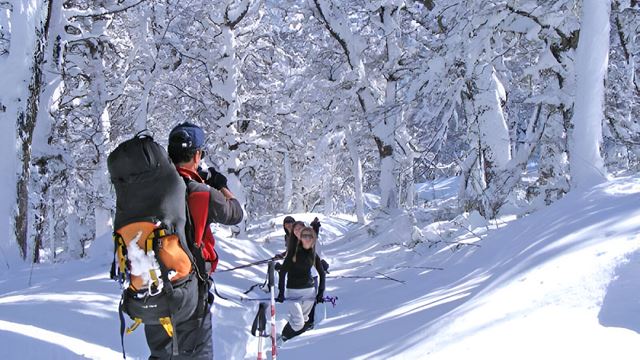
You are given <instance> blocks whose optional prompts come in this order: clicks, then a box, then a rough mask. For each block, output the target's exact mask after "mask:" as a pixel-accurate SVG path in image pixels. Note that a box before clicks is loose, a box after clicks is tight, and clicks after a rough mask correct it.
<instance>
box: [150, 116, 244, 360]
mask: <svg viewBox="0 0 640 360" xmlns="http://www.w3.org/2000/svg"><path fill="white" fill-rule="evenodd" d="M204 139H205V136H204V132H203V131H202V129H200V128H199V127H197V126H195V125H193V124H189V123H183V124H180V125H178V126H176V127H175V128H174V129H173V130H172V131H171V133H170V134H169V149H168V150H169V151H168V152H169V156H170V157H171V160H172V161H173V163H174V165H175V168H176V171H177V172H178V173H179V174H180V176H182V179H183V181H184V183H185V184H186V194H183V196H185V197H186V199H187V204H188V209H189V212H188V213H189V215H190V218H189V219H188V221H187V232H188V233H189V236H190V237H191V241H192V242H193V243H194V244H195V246H193V247H192V251H191V252H192V253H193V257H194V262H195V264H196V269H195V273H192V274H193V275H192V276H191V277H189V278H188V279H187V281H186V282H185V284H184V285H181V287H180V288H179V292H178V293H177V294H176V296H175V297H176V301H179V302H180V311H181V313H185V314H187V315H186V316H181V317H180V318H179V320H178V321H176V325H175V327H176V331H175V333H174V334H177V339H171V338H170V337H169V336H167V333H166V331H164V329H163V328H162V326H146V325H145V335H146V337H147V343H148V345H149V349H150V351H151V356H150V357H149V359H203V360H204V359H207V360H209V359H212V358H213V343H212V323H211V313H210V307H211V303H212V301H213V299H212V298H211V297H210V296H209V286H210V285H209V278H208V273H209V272H210V271H214V270H215V266H216V264H217V262H218V257H217V254H216V252H215V248H214V245H215V240H214V238H213V234H212V233H211V228H210V226H209V225H210V224H211V223H212V222H218V223H221V224H225V225H234V224H237V223H239V222H240V221H241V220H242V216H243V213H242V207H241V206H240V204H239V203H238V201H237V200H236V199H235V198H234V196H233V194H232V193H231V192H230V191H229V190H228V189H227V188H226V178H224V176H222V175H220V174H219V176H218V177H216V179H217V182H216V183H215V185H216V186H218V185H219V187H220V188H219V189H214V188H212V187H211V186H209V185H207V184H206V183H205V180H204V179H202V178H201V177H200V176H199V175H198V173H197V170H198V163H199V162H200V160H201V159H202V157H203V153H204V146H205V143H204ZM172 340H174V342H177V345H178V349H179V355H178V356H175V355H172Z"/></svg>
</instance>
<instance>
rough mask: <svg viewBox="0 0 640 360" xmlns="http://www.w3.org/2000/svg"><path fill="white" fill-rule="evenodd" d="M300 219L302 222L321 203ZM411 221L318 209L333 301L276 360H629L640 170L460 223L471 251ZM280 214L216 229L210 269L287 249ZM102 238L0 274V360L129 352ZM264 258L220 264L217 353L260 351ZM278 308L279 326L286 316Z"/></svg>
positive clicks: (248, 355)
mask: <svg viewBox="0 0 640 360" xmlns="http://www.w3.org/2000/svg"><path fill="white" fill-rule="evenodd" d="M294 216H295V217H296V218H300V219H302V220H305V221H307V222H308V221H310V220H311V219H312V218H313V217H314V216H315V214H304V215H302V214H294ZM410 218H411V217H410V216H407V214H402V213H398V214H391V215H388V216H386V215H385V216H384V217H382V216H380V215H378V216H377V217H376V220H375V221H372V222H371V223H369V224H368V225H366V226H361V225H356V224H354V223H353V222H352V221H350V220H347V219H346V217H343V218H340V217H331V218H327V217H321V220H322V222H323V226H322V228H321V230H320V233H321V241H322V245H321V252H322V255H323V256H324V257H325V258H326V259H327V260H328V261H329V263H330V264H331V269H330V271H331V274H330V275H329V276H330V277H329V278H328V279H327V292H326V293H327V295H333V296H338V298H339V299H338V302H337V305H336V306H335V307H332V306H331V305H330V304H329V305H318V309H317V315H316V327H315V329H313V330H310V331H308V332H306V333H305V334H303V335H301V336H299V337H298V338H294V339H292V340H290V341H288V342H286V343H284V345H283V346H282V348H281V349H280V353H279V354H278V355H279V358H280V359H303V358H304V359H309V360H312V359H391V358H397V359H430V360H440V359H463V358H466V357H469V356H472V357H473V358H474V359H491V360H495V359H519V360H522V359H637V357H638V354H639V353H640V336H639V335H638V333H639V332H640V292H639V291H638V290H640V277H639V276H638V274H639V273H640V177H631V178H623V179H617V180H614V181H610V182H608V183H605V184H602V185H599V186H597V187H595V188H592V189H590V190H588V191H586V192H582V193H572V194H569V195H568V196H567V197H566V198H565V199H563V200H561V201H559V202H557V203H556V204H554V205H552V206H550V207H548V208H545V209H543V210H541V211H539V212H537V213H534V214H532V215H529V216H527V217H524V218H521V219H518V220H512V221H510V222H508V223H506V222H499V223H498V225H497V226H496V225H490V226H488V227H483V226H480V227H478V226H474V225H470V226H467V230H463V229H462V226H460V227H459V229H458V230H457V231H458V233H459V234H460V236H459V237H458V238H457V239H456V238H454V239H453V241H463V242H465V243H471V242H473V243H474V244H475V245H479V246H473V245H461V246H455V244H445V243H444V242H439V243H435V242H431V243H429V244H431V245H432V246H431V247H429V246H428V245H427V244H428V243H426V242H424V243H420V244H418V245H417V246H415V247H413V248H409V247H407V246H405V245H406V244H407V243H409V241H410V239H411V236H412V233H414V234H415V233H416V230H417V229H414V228H413V227H412V224H411V222H410ZM281 220H282V216H279V217H273V218H265V219H262V220H261V221H254V223H253V226H252V227H251V229H250V231H249V236H250V237H249V239H246V240H233V239H230V238H228V237H225V235H226V234H225V231H224V230H223V229H219V230H217V235H218V245H217V246H218V249H219V251H220V256H221V258H222V261H221V264H220V266H219V270H222V269H224V268H229V267H232V266H236V265H240V264H243V263H247V262H250V261H255V260H259V259H264V258H268V257H269V256H271V255H272V254H274V253H275V252H277V251H281V250H282V248H283V247H284V245H283V240H282V234H283V233H282V230H281V227H280V225H279V224H280V221H281ZM505 221H506V220H505ZM470 223H474V222H470ZM418 227H419V228H421V229H420V230H421V232H422V233H423V234H432V235H433V233H434V229H438V226H435V225H430V224H419V225H418ZM440 228H441V229H443V233H444V232H445V231H450V230H451V229H450V228H448V230H447V229H445V227H444V226H442V227H440ZM414 238H415V236H414ZM427 238H428V236H427ZM443 239H444V237H443ZM447 240H450V238H448V239H447ZM99 241H101V242H109V241H111V240H110V239H108V238H103V239H99ZM403 243H404V244H405V245H403ZM96 249H100V247H97V248H96ZM104 249H105V247H102V249H100V250H95V251H94V252H93V253H92V254H91V257H90V258H89V259H87V260H84V261H78V262H73V263H67V264H57V265H55V266H53V265H37V266H34V267H33V269H31V268H29V267H25V268H23V269H18V270H16V269H15V268H12V269H11V270H10V271H3V273H2V275H1V277H0V348H2V356H1V357H2V359H76V358H84V357H86V358H92V359H118V358H122V355H121V353H120V339H119V321H118V316H117V303H118V300H119V290H118V286H117V285H116V284H115V283H113V282H111V281H110V280H108V275H107V272H108V266H109V264H110V259H109V254H108V250H107V251H105V250H104ZM427 267H435V268H441V269H442V270H430V269H428V268H427ZM265 268H266V266H260V267H252V268H246V269H242V270H237V271H231V272H218V273H216V275H215V279H216V283H217V290H218V291H219V293H220V294H221V295H224V296H226V297H229V299H230V300H222V299H217V300H216V305H215V309H214V351H215V355H216V358H217V359H254V358H256V356H257V344H258V341H257V339H256V338H254V337H252V336H251V335H250V334H249V327H250V324H251V321H252V319H253V316H254V313H255V310H256V309H257V306H258V305H257V303H256V302H254V301H239V299H240V297H241V294H242V292H243V291H244V290H246V289H248V288H249V287H250V286H251V285H253V284H255V283H258V282H262V280H263V279H264V273H265V270H266V269H265ZM381 274H384V275H381ZM353 276H369V277H373V278H374V279H357V278H352V277H353ZM385 276H388V277H389V278H393V279H394V280H392V279H389V278H387V277H385ZM247 296H250V297H264V294H263V293H262V294H261V293H260V291H259V290H258V291H255V292H253V293H250V294H249V295H247ZM283 309H284V306H282V305H278V310H283ZM277 319H278V327H279V328H281V327H282V326H284V324H285V322H286V319H285V315H284V314H281V313H278V314H277ZM266 340H267V341H266V342H265V347H264V350H265V351H267V348H268V347H270V346H269V345H267V343H268V339H266ZM125 346H126V349H127V354H128V358H138V359H139V358H146V357H147V356H148V350H147V349H146V346H145V342H144V335H143V331H142V330H137V331H136V332H134V334H132V335H129V336H127V337H126V340H125Z"/></svg>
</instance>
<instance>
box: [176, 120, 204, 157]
mask: <svg viewBox="0 0 640 360" xmlns="http://www.w3.org/2000/svg"><path fill="white" fill-rule="evenodd" d="M204 145H205V135H204V131H202V129H201V128H200V127H198V126H197V125H194V124H191V123H188V122H183V123H182V124H180V125H178V126H176V127H174V128H173V130H171V132H170V133H169V157H171V160H172V161H173V162H174V163H175V164H176V165H187V166H190V165H194V166H195V168H197V167H198V163H199V162H200V160H201V159H202V158H203V157H204Z"/></svg>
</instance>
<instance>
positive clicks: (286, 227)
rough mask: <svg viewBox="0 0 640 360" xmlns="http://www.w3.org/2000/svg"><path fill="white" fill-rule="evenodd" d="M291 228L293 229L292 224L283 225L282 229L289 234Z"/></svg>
mask: <svg viewBox="0 0 640 360" xmlns="http://www.w3.org/2000/svg"><path fill="white" fill-rule="evenodd" d="M292 227H293V223H286V224H284V228H285V229H287V231H288V232H291V228H292Z"/></svg>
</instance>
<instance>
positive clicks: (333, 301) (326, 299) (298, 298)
mask: <svg viewBox="0 0 640 360" xmlns="http://www.w3.org/2000/svg"><path fill="white" fill-rule="evenodd" d="M269 300H271V299H270V298H240V301H269ZM315 300H316V298H315V297H302V296H295V297H290V298H286V299H284V301H285V302H290V301H315ZM322 300H323V301H324V302H328V303H331V304H332V305H333V306H334V307H335V306H336V304H337V302H338V297H337V296H325V297H323V298H322Z"/></svg>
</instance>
